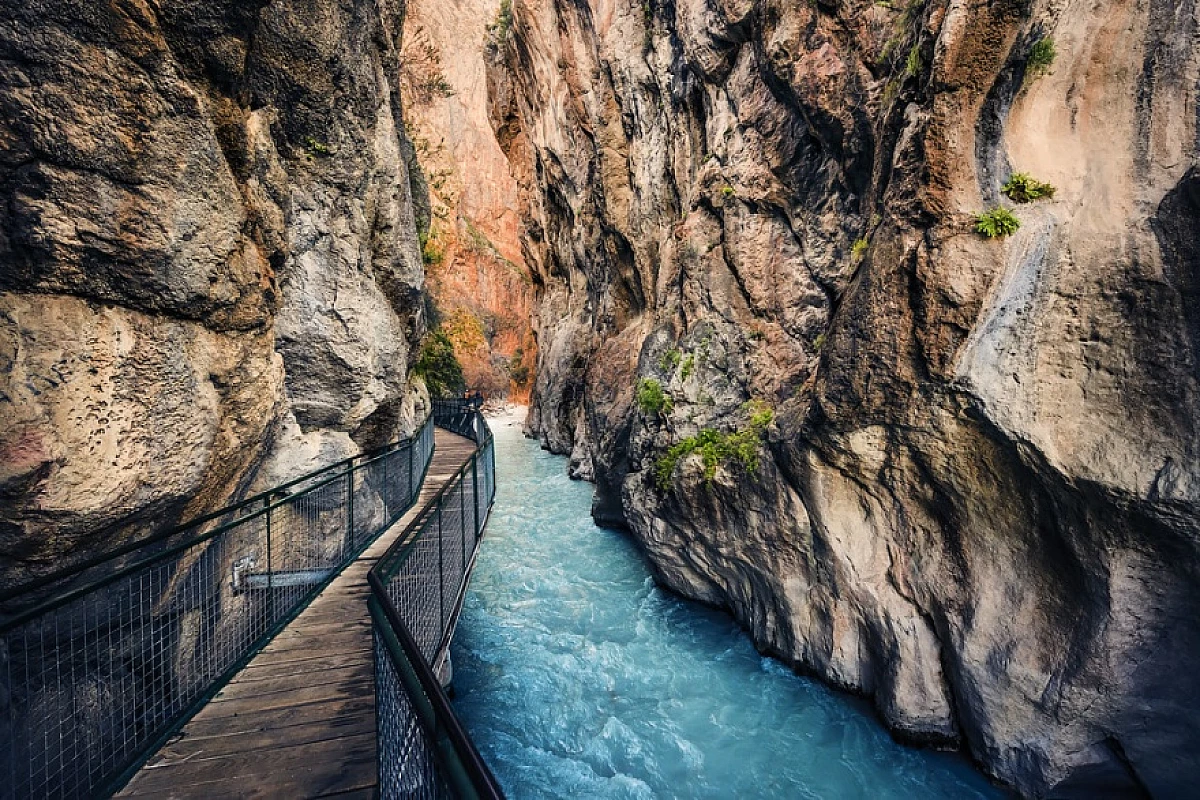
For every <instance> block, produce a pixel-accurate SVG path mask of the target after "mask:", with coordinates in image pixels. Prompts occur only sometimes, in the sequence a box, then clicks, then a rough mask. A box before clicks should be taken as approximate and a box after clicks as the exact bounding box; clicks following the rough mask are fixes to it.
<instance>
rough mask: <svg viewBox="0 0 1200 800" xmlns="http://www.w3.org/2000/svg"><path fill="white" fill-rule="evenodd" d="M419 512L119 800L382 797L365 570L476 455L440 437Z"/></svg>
mask: <svg viewBox="0 0 1200 800" xmlns="http://www.w3.org/2000/svg"><path fill="white" fill-rule="evenodd" d="M434 443H435V444H434V447H435V449H434V453H433V461H432V463H431V464H430V466H429V472H428V474H427V475H426V477H425V482H424V484H422V486H421V495H420V498H419V499H418V500H417V502H416V503H415V504H414V505H413V507H412V508H411V509H410V510H409V511H408V513H407V514H405V515H404V516H403V517H402V518H401V519H400V520H399V521H397V522H396V524H395V525H393V526H392V527H391V528H390V529H389V530H388V531H386V532H385V533H384V534H383V535H382V536H380V537H379V539H377V540H376V541H375V542H374V543H373V544H372V545H371V546H370V547H369V548H367V550H366V551H364V552H363V554H362V555H361V556H359V557H358V559H357V560H356V561H354V562H353V563H352V564H350V566H348V567H346V569H345V570H344V571H343V572H342V573H341V574H340V575H339V576H338V577H337V578H335V579H334V581H333V582H332V583H331V584H330V585H329V586H328V587H327V588H326V589H325V591H324V592H322V593H321V594H320V595H319V596H318V597H317V598H316V599H315V600H313V602H312V604H311V605H310V606H309V607H308V608H307V609H305V610H304V611H303V612H302V613H301V614H300V615H299V616H298V617H296V619H295V620H294V621H293V622H292V623H291V624H290V625H288V626H287V628H285V629H284V630H283V631H282V632H281V633H280V634H279V635H278V636H276V637H275V639H273V640H272V641H271V643H270V644H268V645H267V646H266V647H264V648H263V649H262V651H261V652H259V654H258V655H256V656H255V657H254V658H253V659H252V660H251V661H250V663H249V664H247V665H246V667H245V668H244V669H242V671H241V672H239V673H238V674H237V676H236V677H235V678H234V679H233V680H232V681H230V682H229V684H228V685H227V686H225V688H223V689H222V690H221V691H220V692H218V693H217V695H216V697H214V698H213V700H212V701H211V702H210V703H209V704H208V705H207V706H205V707H204V708H203V709H202V710H201V711H200V713H198V714H196V716H195V717H193V718H192V719H191V720H190V721H189V722H188V723H187V725H185V726H184V728H183V730H182V731H181V732H180V733H179V734H177V735H176V736H175V737H173V738H172V739H171V741H170V742H168V743H167V744H166V746H164V747H163V748H162V749H161V750H159V751H158V753H156V754H155V755H154V756H153V757H152V758H151V759H150V760H149V761H148V762H146V764H145V766H143V767H142V768H141V770H140V771H139V772H138V773H137V774H136V775H135V776H134V777H133V779H132V780H131V781H130V782H129V784H128V785H127V786H126V787H125V788H124V789H123V790H122V791H121V792H120V793H119V794H118V795H117V796H118V797H163V798H168V797H179V798H190V797H196V798H201V797H202V798H235V797H236V798H254V797H287V798H299V797H330V796H336V797H362V798H369V797H373V796H374V795H375V783H376V774H375V771H376V764H375V687H374V677H373V676H374V667H373V663H372V650H371V646H372V643H371V622H370V618H369V616H368V613H367V594H368V588H367V580H366V576H367V571H368V570H369V569H370V568H371V567H372V566H373V565H374V564H375V561H376V560H377V559H378V558H379V557H380V556H381V555H382V554H383V553H384V551H386V550H387V548H388V547H389V546H390V545H391V544H392V542H393V540H394V539H395V537H396V536H398V535H399V534H400V533H401V532H402V531H404V530H405V528H406V527H407V526H408V524H409V523H410V522H411V521H412V520H413V519H415V518H416V517H417V516H419V515H420V514H421V513H422V512H423V511H424V510H425V506H426V504H427V503H428V502H429V501H430V499H431V498H432V497H433V496H434V495H435V494H437V492H438V490H439V489H440V488H441V487H442V485H443V484H444V483H446V481H448V480H449V479H450V478H452V477H453V476H454V474H455V473H456V472H457V471H458V469H459V468H460V467H461V466H462V465H463V464H464V463H465V462H466V461H467V460H468V459H469V458H470V457H471V454H472V453H474V452H475V443H474V442H472V441H470V440H469V439H465V438H463V437H461V436H456V435H455V434H453V433H450V432H448V431H445V430H442V429H440V428H439V429H437V431H436V432H435V434H434Z"/></svg>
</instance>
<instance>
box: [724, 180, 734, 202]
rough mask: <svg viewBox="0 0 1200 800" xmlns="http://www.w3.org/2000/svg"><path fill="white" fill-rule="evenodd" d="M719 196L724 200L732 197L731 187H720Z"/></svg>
mask: <svg viewBox="0 0 1200 800" xmlns="http://www.w3.org/2000/svg"><path fill="white" fill-rule="evenodd" d="M721 196H722V197H724V198H726V199H729V198H730V197H733V187H732V186H730V185H729V184H725V185H724V186H722V187H721Z"/></svg>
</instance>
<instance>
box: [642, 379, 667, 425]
mask: <svg viewBox="0 0 1200 800" xmlns="http://www.w3.org/2000/svg"><path fill="white" fill-rule="evenodd" d="M637 404H638V408H640V409H641V410H642V413H643V414H654V415H655V416H661V415H665V414H670V413H671V409H673V408H674V407H675V404H674V402H672V400H671V397H670V395H668V394H667V393H666V392H664V391H663V388H662V384H661V383H659V382H658V381H656V380H654V378H642V379H641V380H640V381H638V385H637Z"/></svg>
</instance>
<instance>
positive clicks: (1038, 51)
mask: <svg viewBox="0 0 1200 800" xmlns="http://www.w3.org/2000/svg"><path fill="white" fill-rule="evenodd" d="M1057 55H1058V51H1057V50H1055V49H1054V40H1053V39H1051V38H1050V37H1049V36H1043V37H1042V38H1041V39H1038V40H1037V41H1036V42H1034V43H1033V45H1032V46H1030V48H1029V62H1028V64H1027V65H1026V68H1025V74H1026V76H1027V77H1028V76H1032V77H1035V78H1036V77H1040V76H1042V75H1045V74H1046V73H1047V72H1049V71H1050V67H1051V66H1052V65H1053V64H1054V58H1055V56H1057Z"/></svg>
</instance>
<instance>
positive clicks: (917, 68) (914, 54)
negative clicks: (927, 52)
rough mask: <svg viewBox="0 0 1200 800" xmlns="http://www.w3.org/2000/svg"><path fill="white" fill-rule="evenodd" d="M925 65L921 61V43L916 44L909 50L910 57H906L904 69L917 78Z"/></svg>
mask: <svg viewBox="0 0 1200 800" xmlns="http://www.w3.org/2000/svg"><path fill="white" fill-rule="evenodd" d="M924 66H925V65H924V64H923V63H922V61H921V48H920V45H915V44H914V45H913V46H912V49H911V50H909V51H908V58H906V59H904V71H905V72H906V73H908V74H909V75H910V76H911V77H914V78H915V77H917V76H918V75H920V74H921V69H922V68H923V67H924Z"/></svg>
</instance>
